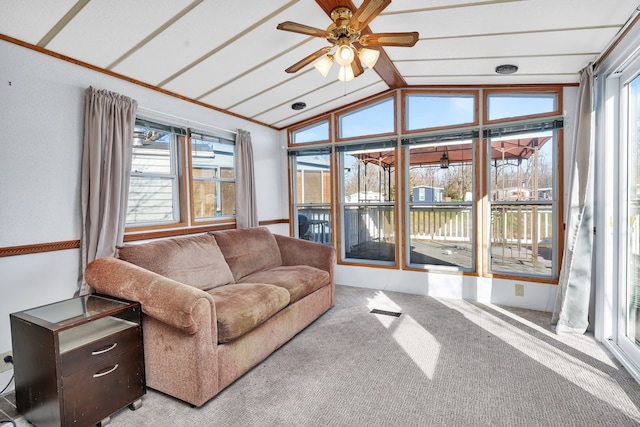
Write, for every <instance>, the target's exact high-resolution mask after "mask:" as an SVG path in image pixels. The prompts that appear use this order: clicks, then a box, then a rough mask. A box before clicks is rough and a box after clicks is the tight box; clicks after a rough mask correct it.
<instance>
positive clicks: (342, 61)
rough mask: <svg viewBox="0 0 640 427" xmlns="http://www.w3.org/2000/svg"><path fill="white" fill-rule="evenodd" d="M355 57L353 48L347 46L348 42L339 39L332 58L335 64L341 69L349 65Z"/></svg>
mask: <svg viewBox="0 0 640 427" xmlns="http://www.w3.org/2000/svg"><path fill="white" fill-rule="evenodd" d="M355 56H356V55H355V53H354V52H353V48H352V47H351V46H349V42H348V41H345V39H340V46H339V47H338V50H337V51H336V54H335V56H334V58H335V60H336V62H337V63H338V64H339V65H341V66H343V67H344V66H347V65H351V63H352V62H353V59H354V58H355Z"/></svg>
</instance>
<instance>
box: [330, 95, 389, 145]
mask: <svg viewBox="0 0 640 427" xmlns="http://www.w3.org/2000/svg"><path fill="white" fill-rule="evenodd" d="M389 99H391V100H392V101H393V131H390V132H385V133H374V134H367V135H359V136H351V137H348V138H343V137H341V136H340V118H341V117H344V116H348V115H351V114H355V113H356V112H358V111H363V110H366V109H368V108H371V107H374V106H375V105H377V104H381V103H383V102H385V101H387V100H389ZM397 111H398V97H397V95H396V92H395V91H394V92H392V93H384V94H382V95H379V96H376V97H372V98H370V99H367V100H366V101H365V102H360V103H357V104H354V105H352V106H350V107H348V108H346V109H344V110H340V111H339V112H337V113H336V114H335V115H334V127H333V128H334V131H335V134H334V140H335V141H336V142H348V141H358V140H369V139H379V138H384V137H395V136H396V135H397V133H398V120H397Z"/></svg>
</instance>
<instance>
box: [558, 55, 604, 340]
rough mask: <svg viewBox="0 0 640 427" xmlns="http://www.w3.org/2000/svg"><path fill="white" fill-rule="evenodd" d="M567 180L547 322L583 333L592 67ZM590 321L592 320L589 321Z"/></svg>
mask: <svg viewBox="0 0 640 427" xmlns="http://www.w3.org/2000/svg"><path fill="white" fill-rule="evenodd" d="M577 107H578V108H577V109H576V112H577V114H576V124H575V134H574V141H573V155H572V159H571V175H570V179H569V198H568V211H567V217H566V225H567V228H566V231H565V246H564V255H563V261H562V270H561V271H560V278H559V281H558V290H557V296H556V304H555V308H554V310H553V316H552V319H551V323H552V324H554V325H556V332H557V333H576V334H583V333H585V331H586V330H587V328H588V327H589V308H590V302H591V296H592V293H593V292H592V290H593V288H592V283H591V281H592V278H591V269H592V256H593V211H594V206H593V173H594V159H593V153H594V141H595V138H594V129H595V125H594V120H595V113H594V111H593V66H592V64H589V66H587V67H586V68H584V69H583V70H582V71H581V72H580V91H579V94H578V104H577ZM591 320H593V319H591Z"/></svg>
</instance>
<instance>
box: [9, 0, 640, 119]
mask: <svg viewBox="0 0 640 427" xmlns="http://www.w3.org/2000/svg"><path fill="white" fill-rule="evenodd" d="M363 1H365V0H353V3H354V4H355V6H356V7H358V6H360V5H362V4H363ZM639 2H640V0H393V1H392V3H391V4H390V5H389V6H388V7H387V8H386V9H385V10H384V11H383V12H382V13H381V14H380V15H379V16H377V17H376V18H375V19H374V20H373V21H372V22H371V23H370V30H372V31H373V32H405V31H417V32H419V33H420V40H419V41H418V42H417V44H416V45H415V46H414V47H411V48H401V47H385V48H384V49H383V50H384V51H385V52H386V53H387V56H388V58H389V59H390V61H391V63H389V62H386V61H387V60H386V59H385V57H384V56H383V58H382V59H381V62H380V65H379V66H378V70H387V71H386V72H383V73H382V74H383V77H380V76H379V75H378V73H376V72H374V71H373V70H365V72H364V74H363V75H362V76H359V77H357V78H356V79H354V80H353V81H351V82H348V83H347V84H346V86H345V84H344V83H342V82H338V80H337V68H338V67H337V66H336V65H334V70H332V72H331V73H330V75H329V76H328V77H327V78H323V77H322V76H320V74H319V73H318V72H316V71H315V70H314V69H313V67H312V66H311V65H307V66H306V67H305V68H303V69H302V70H300V71H298V72H297V73H294V74H287V73H285V72H284V70H285V69H286V68H287V67H289V66H291V65H293V64H294V63H296V62H297V61H299V60H301V59H302V58H304V57H306V56H307V55H309V54H311V53H312V52H314V51H316V50H318V49H320V48H321V47H325V46H329V43H328V42H327V41H326V40H324V39H322V38H318V37H310V36H308V35H305V34H300V33H294V32H288V31H279V30H277V29H276V26H277V24H278V23H280V22H283V21H293V22H297V23H300V24H304V25H308V26H311V27H315V28H319V29H322V30H324V29H326V28H327V27H328V26H329V24H331V20H330V18H329V17H328V16H327V14H326V13H325V12H324V10H323V6H321V5H324V7H326V6H327V5H331V4H334V3H333V0H316V1H313V0H234V1H216V0H135V1H131V0H129V1H127V0H100V1H98V0H93V1H88V0H56V1H50V0H4V1H3V2H2V10H1V12H0V40H5V41H9V42H11V41H13V39H17V40H19V42H18V43H19V44H21V45H26V46H27V47H29V46H28V45H29V44H31V45H34V46H32V47H33V48H34V49H35V50H39V49H40V48H39V47H37V46H35V45H37V44H38V43H40V42H41V41H42V40H43V39H44V40H47V38H46V36H48V35H54V37H53V38H52V39H51V40H50V41H49V42H48V44H46V45H45V49H47V50H48V51H50V52H52V53H53V54H62V55H66V56H68V57H70V58H71V59H72V60H77V61H79V62H85V63H89V64H93V65H95V66H97V67H101V68H104V69H105V70H106V71H107V72H109V71H113V72H115V73H117V74H119V75H122V76H124V77H126V78H130V79H135V80H139V81H141V82H144V83H147V84H150V85H155V86H158V87H159V88H161V89H164V90H167V91H170V92H173V93H176V94H177V95H179V96H181V97H185V98H192V99H194V100H197V101H199V102H201V103H204V104H206V105H211V106H212V107H214V108H216V109H221V110H225V109H226V110H228V111H230V112H231V113H233V114H236V115H239V116H243V117H246V118H247V119H250V120H254V121H258V122H261V123H264V124H266V125H269V126H273V127H276V128H279V127H283V126H287V125H290V124H292V123H297V122H300V121H302V120H305V119H308V118H310V117H313V116H316V115H321V114H325V113H327V112H329V111H332V110H334V109H338V108H340V107H342V106H345V105H350V104H352V103H354V102H357V101H359V100H362V99H366V98H367V97H370V96H373V95H376V94H378V93H381V92H384V91H386V90H389V88H403V87H406V86H412V85H416V86H428V85H438V86H447V85H451V86H454V85H455V86H458V85H471V86H478V85H483V84H491V85H500V84H505V85H512V84H525V85H526V84H546V83H548V84H564V83H569V84H572V83H576V82H577V73H578V72H579V71H580V69H582V68H584V66H586V65H587V64H588V63H589V62H591V61H593V60H595V59H596V58H598V57H599V55H600V54H601V53H602V52H603V51H604V50H605V49H606V48H607V47H608V46H610V45H611V44H612V43H614V42H615V39H616V37H618V36H619V34H620V33H621V30H622V29H623V28H625V25H626V23H627V22H631V20H632V19H633V18H635V17H636V16H637V14H638V13H639V12H638V11H636V7H637V6H638V3H639ZM639 25H640V24H639ZM3 60H4V58H3ZM8 60H11V58H9V59H8ZM385 62H386V63H385ZM507 63H513V64H516V65H518V66H519V67H520V70H519V71H518V72H517V73H516V74H513V75H508V76H503V75H497V74H496V73H495V67H496V66H497V65H499V64H507ZM381 72H382V71H381ZM345 87H346V89H345ZM295 101H302V102H305V103H306V104H307V108H306V109H304V110H302V111H293V110H292V109H291V103H293V102H295Z"/></svg>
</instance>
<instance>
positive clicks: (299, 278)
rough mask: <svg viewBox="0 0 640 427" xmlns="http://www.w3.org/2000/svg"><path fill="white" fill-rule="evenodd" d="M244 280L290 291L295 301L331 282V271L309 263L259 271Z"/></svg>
mask: <svg viewBox="0 0 640 427" xmlns="http://www.w3.org/2000/svg"><path fill="white" fill-rule="evenodd" d="M242 282H253V283H268V284H271V285H276V286H280V287H283V288H285V289H286V290H287V291H289V295H290V298H291V301H290V303H294V302H296V301H298V300H300V299H302V298H304V297H306V296H307V295H309V294H310V293H312V292H315V291H317V290H318V289H320V288H321V287H323V286H324V285H327V284H329V282H330V277H329V273H327V272H326V271H324V270H320V269H318V268H314V267H309V266H308V265H293V266H280V267H274V268H270V269H269V270H265V271H259V272H257V273H253V274H250V275H248V276H245V277H244V278H242Z"/></svg>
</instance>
